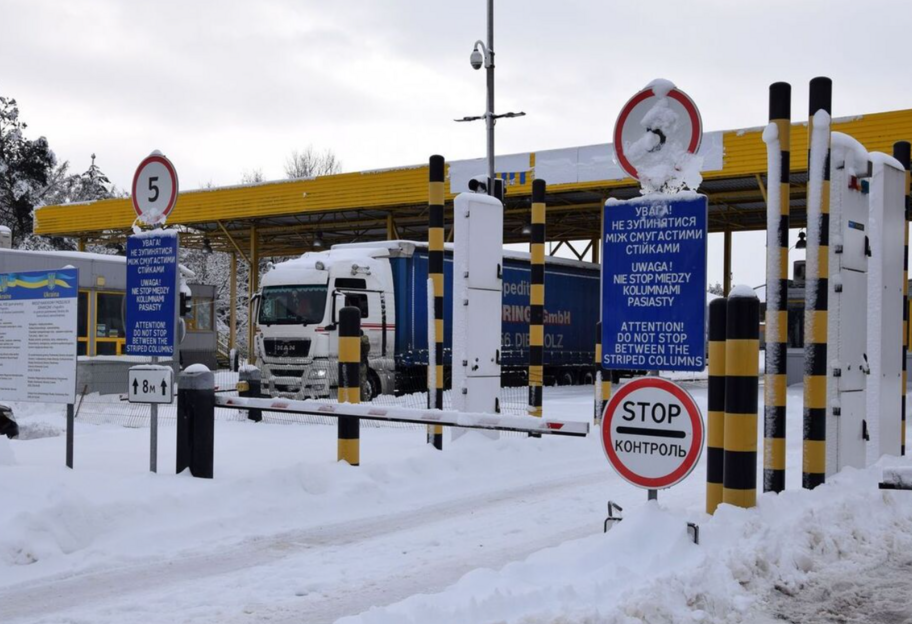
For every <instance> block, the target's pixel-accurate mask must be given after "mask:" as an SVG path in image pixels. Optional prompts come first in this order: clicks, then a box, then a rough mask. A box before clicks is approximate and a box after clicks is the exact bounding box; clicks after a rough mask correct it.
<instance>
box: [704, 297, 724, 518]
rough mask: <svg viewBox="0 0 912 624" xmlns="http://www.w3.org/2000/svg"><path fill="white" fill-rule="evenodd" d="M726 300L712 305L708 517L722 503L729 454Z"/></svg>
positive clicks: (707, 446) (710, 308)
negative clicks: (725, 453)
mask: <svg viewBox="0 0 912 624" xmlns="http://www.w3.org/2000/svg"><path fill="white" fill-rule="evenodd" d="M726 305H727V304H726V300H725V298H724V297H720V298H719V299H713V300H712V301H710V302H709V387H708V388H707V397H706V404H707V405H706V408H707V411H708V412H709V422H708V426H707V429H706V513H708V514H713V513H715V512H716V507H718V506H719V505H720V504H721V503H722V484H723V466H724V463H723V459H724V452H725V308H726Z"/></svg>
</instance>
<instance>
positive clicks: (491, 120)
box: [454, 0, 525, 195]
mask: <svg viewBox="0 0 912 624" xmlns="http://www.w3.org/2000/svg"><path fill="white" fill-rule="evenodd" d="M469 62H470V63H471V64H472V68H473V69H481V67H482V65H484V68H485V69H486V70H487V106H486V108H485V114H484V115H477V116H474V117H463V118H462V119H455V120H454V121H478V120H479V119H484V120H485V126H486V129H487V147H488V149H487V159H488V180H489V182H488V185H487V191H488V195H494V188H495V186H496V185H495V184H494V124H495V122H496V121H497V119H500V118H502V117H507V118H513V117H523V116H524V115H525V113H524V112H519V113H504V114H503V115H495V114H494V0H488V43H487V45H485V43H484V42H483V41H481V40H480V39H479V40H478V41H476V42H475V48H474V49H473V50H472V54H471V56H470V57H469Z"/></svg>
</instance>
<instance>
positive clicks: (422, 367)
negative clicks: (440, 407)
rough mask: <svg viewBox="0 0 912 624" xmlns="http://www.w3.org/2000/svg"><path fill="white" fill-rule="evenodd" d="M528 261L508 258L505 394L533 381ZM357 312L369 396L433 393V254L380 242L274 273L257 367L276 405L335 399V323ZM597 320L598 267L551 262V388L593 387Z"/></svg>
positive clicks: (447, 307)
mask: <svg viewBox="0 0 912 624" xmlns="http://www.w3.org/2000/svg"><path fill="white" fill-rule="evenodd" d="M529 292H530V268H529V254H526V253H521V252H514V251H504V256H503V307H502V316H501V339H502V340H501V351H500V362H501V370H502V380H503V385H514V386H520V385H524V384H525V383H526V382H527V371H528V365H529ZM452 295H453V257H452V249H451V248H450V247H449V246H448V248H447V249H446V252H445V260H444V328H445V330H444V331H445V333H446V336H445V337H444V362H443V364H444V367H445V371H446V372H445V374H446V376H447V384H446V385H447V387H449V367H450V358H451V354H452V352H451V345H452V305H453V300H452ZM345 305H354V306H357V307H358V308H360V310H361V329H362V331H363V332H364V334H365V335H366V336H367V337H368V339H369V342H370V352H369V356H368V361H369V363H370V366H369V370H368V371H367V381H368V383H369V385H370V395H371V397H372V398H373V397H374V396H376V395H378V394H397V395H401V394H407V393H411V392H419V391H423V390H425V389H426V387H427V364H428V248H427V244H426V243H418V242H410V241H383V242H376V243H354V244H344V245H334V246H333V247H332V249H330V250H328V251H320V252H308V253H305V254H304V255H303V256H300V257H298V258H295V259H292V260H288V261H285V262H281V263H279V264H276V265H275V266H273V267H272V268H270V269H269V270H268V271H267V272H266V273H265V274H264V275H263V278H262V281H261V289H260V292H259V293H257V295H256V297H255V318H256V337H255V347H254V348H255V353H256V357H257V365H258V366H259V368H260V370H261V373H262V384H263V390H264V392H268V393H269V394H270V395H271V396H284V397H294V398H310V397H314V398H319V397H325V396H331V394H332V393H333V392H334V389H335V388H336V387H337V384H336V376H337V373H336V370H337V364H338V353H339V350H338V344H339V342H338V341H339V335H338V318H339V310H340V309H341V308H342V307H343V306H345ZM598 314H599V267H598V265H597V264H591V263H588V262H579V261H576V260H567V259H564V258H548V259H547V261H546V269H545V337H544V343H545V344H544V364H545V368H544V375H545V383H547V384H560V385H570V384H577V383H592V381H593V379H594V374H595V367H594V358H595V337H596V332H595V327H596V322H597V320H598Z"/></svg>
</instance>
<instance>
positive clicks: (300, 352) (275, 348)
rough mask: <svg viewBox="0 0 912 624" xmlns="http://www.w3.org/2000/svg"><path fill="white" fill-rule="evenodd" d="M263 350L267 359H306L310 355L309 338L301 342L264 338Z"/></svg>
mask: <svg viewBox="0 0 912 624" xmlns="http://www.w3.org/2000/svg"><path fill="white" fill-rule="evenodd" d="M263 348H264V349H265V350H266V355H267V356H269V357H295V358H302V357H307V354H308V353H310V338H304V339H301V340H284V339H282V338H266V339H265V340H263Z"/></svg>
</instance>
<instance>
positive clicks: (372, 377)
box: [367, 369, 383, 401]
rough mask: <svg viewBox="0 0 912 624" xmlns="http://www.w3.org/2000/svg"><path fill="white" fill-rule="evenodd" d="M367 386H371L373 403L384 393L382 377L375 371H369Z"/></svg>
mask: <svg viewBox="0 0 912 624" xmlns="http://www.w3.org/2000/svg"><path fill="white" fill-rule="evenodd" d="M367 385H368V386H370V398H371V401H373V400H374V399H375V398H377V397H378V396H380V394H381V393H382V392H383V386H382V385H381V384H380V376H379V375H377V373H376V372H374V370H373V369H368V371H367Z"/></svg>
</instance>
